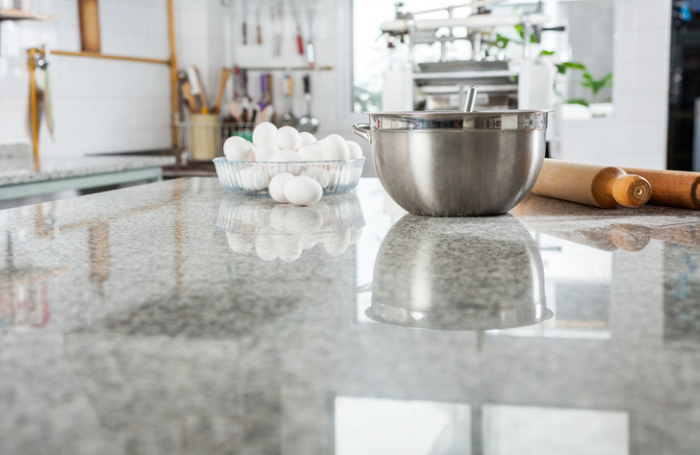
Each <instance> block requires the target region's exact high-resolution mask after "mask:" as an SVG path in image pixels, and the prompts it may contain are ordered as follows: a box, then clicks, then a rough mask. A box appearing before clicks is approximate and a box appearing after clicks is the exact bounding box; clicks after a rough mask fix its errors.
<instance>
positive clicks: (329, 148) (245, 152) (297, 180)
mask: <svg viewBox="0 0 700 455" xmlns="http://www.w3.org/2000/svg"><path fill="white" fill-rule="evenodd" d="M224 155H225V156H226V159H227V160H228V161H235V162H258V163H260V162H264V163H266V164H267V166H265V167H261V166H249V167H244V168H243V169H242V170H241V172H240V179H241V184H242V186H243V187H244V189H246V190H249V191H260V190H264V189H268V190H269V192H270V196H272V198H273V199H274V200H275V201H277V202H289V203H292V204H294V205H311V204H314V203H316V202H318V201H319V200H320V199H321V196H323V189H324V188H327V187H328V185H329V184H330V183H331V182H332V181H337V176H334V175H332V173H333V172H337V170H335V169H333V168H331V167H329V166H324V165H323V163H322V162H323V161H344V160H354V159H359V158H362V148H361V147H360V144H358V143H357V142H354V141H346V140H345V139H343V138H342V136H340V135H338V134H330V135H328V136H326V137H325V138H324V139H322V140H320V141H319V140H317V139H316V137H315V136H314V135H313V134H311V133H307V132H302V133H300V132H299V131H297V130H296V129H295V128H293V127H291V126H283V127H282V128H279V129H278V128H277V127H276V126H275V125H273V124H272V123H270V122H263V123H261V124H259V125H258V126H256V127H255V129H254V130H253V142H252V143H250V142H249V141H247V140H245V139H243V138H242V137H238V136H234V137H230V138H228V139H227V140H226V142H224ZM304 162H315V163H314V164H308V165H307V164H304Z"/></svg>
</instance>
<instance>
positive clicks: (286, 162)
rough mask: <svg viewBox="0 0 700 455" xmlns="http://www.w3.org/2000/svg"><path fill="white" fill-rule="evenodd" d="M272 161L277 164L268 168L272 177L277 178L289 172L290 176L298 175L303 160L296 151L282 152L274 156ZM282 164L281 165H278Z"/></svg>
mask: <svg viewBox="0 0 700 455" xmlns="http://www.w3.org/2000/svg"><path fill="white" fill-rule="evenodd" d="M270 161H271V162H272V163H275V164H270V165H269V166H268V169H269V172H270V175H271V176H273V177H274V176H275V175H277V174H280V173H282V172H288V173H290V174H294V175H297V174H298V173H299V171H300V170H301V164H299V161H301V158H300V157H299V154H298V153H297V152H295V151H294V150H280V151H279V152H277V153H275V154H274V155H272V157H271V158H270ZM277 163H281V164H277Z"/></svg>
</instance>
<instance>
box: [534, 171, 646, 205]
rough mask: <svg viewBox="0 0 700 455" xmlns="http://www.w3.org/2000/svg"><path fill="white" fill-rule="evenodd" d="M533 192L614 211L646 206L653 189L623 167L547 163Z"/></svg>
mask: <svg viewBox="0 0 700 455" xmlns="http://www.w3.org/2000/svg"><path fill="white" fill-rule="evenodd" d="M532 192H533V193H535V194H539V195H542V196H548V197H553V198H556V199H563V200H565V201H571V202H578V203H579V204H586V205H591V206H593V207H602V208H607V209H613V208H617V207H619V206H621V205H622V206H624V207H639V206H642V205H644V204H646V203H647V201H648V200H649V198H650V197H651V193H652V188H651V185H650V184H649V182H648V181H647V180H646V179H644V178H643V177H640V176H639V175H634V174H627V173H626V172H625V171H623V170H622V169H620V168H619V167H613V166H608V167H604V166H595V165H592V164H580V163H571V162H567V161H560V160H552V159H545V160H544V163H543V165H542V170H541V171H540V175H539V177H538V178H537V182H535V185H534V186H533V187H532Z"/></svg>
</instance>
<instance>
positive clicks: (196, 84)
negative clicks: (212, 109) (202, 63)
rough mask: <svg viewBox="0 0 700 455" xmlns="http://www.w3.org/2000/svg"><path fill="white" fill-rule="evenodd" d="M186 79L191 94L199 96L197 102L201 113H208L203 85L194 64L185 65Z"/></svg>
mask: <svg viewBox="0 0 700 455" xmlns="http://www.w3.org/2000/svg"><path fill="white" fill-rule="evenodd" d="M187 81H188V82H189V83H190V86H191V91H192V95H194V96H196V97H197V98H199V104H200V106H201V113H202V114H207V113H209V106H208V105H207V97H206V94H205V93H204V86H203V85H202V83H201V78H200V77H199V71H198V70H197V67H195V66H192V65H190V66H188V67H187Z"/></svg>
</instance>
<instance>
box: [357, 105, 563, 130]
mask: <svg viewBox="0 0 700 455" xmlns="http://www.w3.org/2000/svg"><path fill="white" fill-rule="evenodd" d="M550 112H552V111H551V110H546V109H517V110H516V109H514V110H502V111H481V112H460V111H406V112H371V113H368V115H369V118H370V125H371V127H372V130H382V131H387V130H399V131H403V130H521V131H532V130H545V129H547V114H548V113H550Z"/></svg>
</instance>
